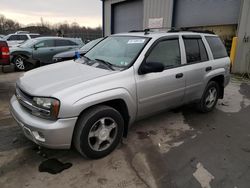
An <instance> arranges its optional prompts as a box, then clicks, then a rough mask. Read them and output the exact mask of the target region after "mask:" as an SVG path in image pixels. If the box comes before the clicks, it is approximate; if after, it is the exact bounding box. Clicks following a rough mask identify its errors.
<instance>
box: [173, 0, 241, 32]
mask: <svg viewBox="0 0 250 188" xmlns="http://www.w3.org/2000/svg"><path fill="white" fill-rule="evenodd" d="M174 2H175V5H174V18H173V26H174V27H178V28H180V27H196V26H209V25H227V24H237V23H238V18H239V13H240V6H241V0H175V1H174Z"/></svg>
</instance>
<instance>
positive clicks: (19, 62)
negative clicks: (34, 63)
mask: <svg viewBox="0 0 250 188" xmlns="http://www.w3.org/2000/svg"><path fill="white" fill-rule="evenodd" d="M13 63H14V65H15V68H16V70H18V71H24V70H25V63H24V58H23V57H22V56H16V57H15V58H14V59H13Z"/></svg>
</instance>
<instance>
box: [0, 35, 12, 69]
mask: <svg viewBox="0 0 250 188" xmlns="http://www.w3.org/2000/svg"><path fill="white" fill-rule="evenodd" d="M9 64H10V51H9V47H8V44H7V42H6V41H5V40H2V39H0V65H9Z"/></svg>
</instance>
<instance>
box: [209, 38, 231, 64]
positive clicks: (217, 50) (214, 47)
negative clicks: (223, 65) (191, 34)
mask: <svg viewBox="0 0 250 188" xmlns="http://www.w3.org/2000/svg"><path fill="white" fill-rule="evenodd" d="M206 40H207V42H208V44H209V46H210V49H211V51H212V54H213V57H214V59H219V58H223V57H227V56H228V54H227V51H226V48H225V46H224V44H223V43H222V41H221V39H220V38H219V37H214V36H206Z"/></svg>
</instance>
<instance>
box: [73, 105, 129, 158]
mask: <svg viewBox="0 0 250 188" xmlns="http://www.w3.org/2000/svg"><path fill="white" fill-rule="evenodd" d="M123 128H124V120H123V118H122V116H121V114H120V113H119V112H118V111H117V110H115V109H114V108H111V107H109V106H96V107H93V108H91V109H89V110H88V111H86V112H85V113H83V114H82V115H81V116H80V118H79V120H78V122H77V125H76V129H75V132H74V138H73V139H74V145H75V147H76V149H77V150H78V152H79V153H80V154H82V155H83V156H84V157H87V158H92V159H97V158H101V157H105V156H106V155H108V154H109V153H111V152H112V151H113V150H114V149H115V148H116V146H117V145H118V144H119V142H120V141H121V139H122V134H123Z"/></svg>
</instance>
